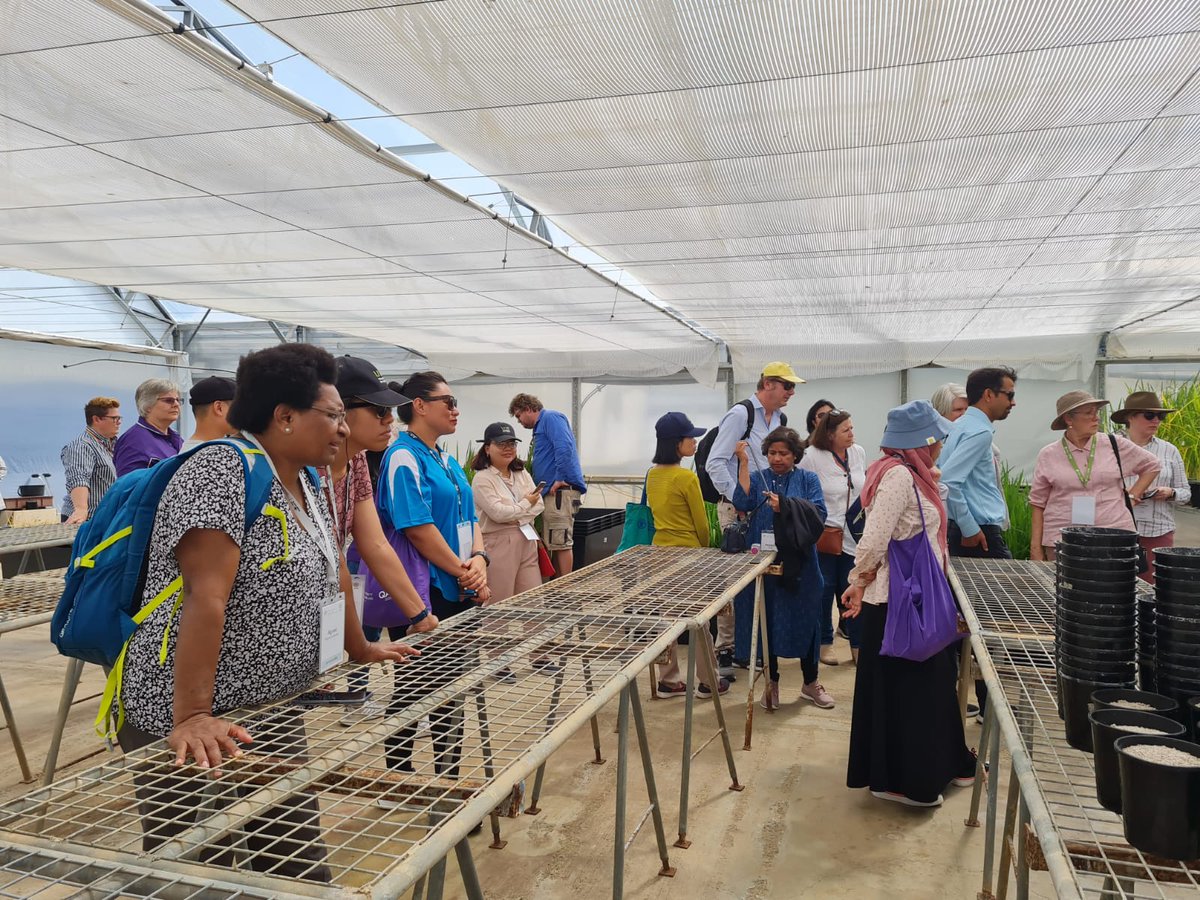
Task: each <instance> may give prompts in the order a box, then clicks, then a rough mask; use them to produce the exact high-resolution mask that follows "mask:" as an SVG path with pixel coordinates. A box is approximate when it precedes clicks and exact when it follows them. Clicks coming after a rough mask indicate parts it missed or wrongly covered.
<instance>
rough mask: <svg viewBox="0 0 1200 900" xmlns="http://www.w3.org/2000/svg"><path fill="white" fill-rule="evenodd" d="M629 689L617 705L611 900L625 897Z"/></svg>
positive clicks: (622, 690) (625, 690)
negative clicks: (615, 809)
mask: <svg viewBox="0 0 1200 900" xmlns="http://www.w3.org/2000/svg"><path fill="white" fill-rule="evenodd" d="M628 736H629V687H628V685H626V686H625V687H623V688H621V699H620V700H619V701H618V704H617V811H616V816H615V820H616V821H615V823H614V825H613V900H622V898H623V897H624V896H625V792H626V785H627V782H628V777H627V776H628V774H629V747H628V745H627V743H626V740H625V739H626V738H627V737H628Z"/></svg>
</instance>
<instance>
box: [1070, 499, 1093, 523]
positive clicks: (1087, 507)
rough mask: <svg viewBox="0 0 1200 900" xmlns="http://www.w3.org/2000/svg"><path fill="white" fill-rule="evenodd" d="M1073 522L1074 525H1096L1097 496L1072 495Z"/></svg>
mask: <svg viewBox="0 0 1200 900" xmlns="http://www.w3.org/2000/svg"><path fill="white" fill-rule="evenodd" d="M1071 524H1072V525H1095V524H1096V498H1095V497H1072V498H1071Z"/></svg>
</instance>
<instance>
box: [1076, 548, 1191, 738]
mask: <svg viewBox="0 0 1200 900" xmlns="http://www.w3.org/2000/svg"><path fill="white" fill-rule="evenodd" d="M1197 562H1198V563H1200V559H1198V560H1197ZM1055 567H1056V569H1055V571H1056V576H1057V578H1056V583H1057V606H1056V618H1055V652H1056V654H1057V658H1058V682H1059V707H1060V709H1061V711H1062V715H1063V720H1064V722H1065V725H1066V735H1067V743H1069V744H1070V745H1071V746H1072V747H1074V748H1075V749H1077V750H1084V751H1087V752H1089V753H1090V752H1091V750H1092V731H1091V725H1090V723H1089V722H1088V712H1089V702H1090V700H1091V696H1092V692H1093V691H1096V690H1100V689H1102V688H1133V687H1136V685H1137V668H1136V659H1137V654H1136V644H1137V630H1136V621H1137V605H1136V602H1135V598H1136V596H1137V586H1136V582H1137V535H1136V534H1135V533H1134V532H1132V531H1125V530H1123V529H1120V528H1095V527H1091V526H1071V527H1069V528H1064V529H1063V530H1062V538H1061V540H1060V541H1059V543H1058V544H1057V545H1056V552H1055ZM1197 571H1198V574H1200V570H1197Z"/></svg>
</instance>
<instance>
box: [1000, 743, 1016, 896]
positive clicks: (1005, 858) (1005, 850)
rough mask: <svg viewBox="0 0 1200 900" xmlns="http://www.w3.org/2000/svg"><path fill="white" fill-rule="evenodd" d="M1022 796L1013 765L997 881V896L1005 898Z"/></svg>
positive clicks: (1009, 781) (1010, 773)
mask: <svg viewBox="0 0 1200 900" xmlns="http://www.w3.org/2000/svg"><path fill="white" fill-rule="evenodd" d="M1020 798H1021V784H1020V781H1019V780H1018V779H1017V769H1016V766H1013V768H1012V770H1011V771H1010V772H1009V773H1008V802H1007V803H1006V804H1005V807H1004V832H1003V834H1002V835H1001V838H1000V844H1001V849H1000V876H999V878H998V879H997V882H996V898H997V900H1004V898H1005V897H1007V896H1008V868H1009V866H1010V865H1012V861H1013V859H1012V854H1013V849H1014V845H1013V842H1012V839H1013V825H1014V824H1015V823H1016V819H1017V804H1018V801H1019V800H1020Z"/></svg>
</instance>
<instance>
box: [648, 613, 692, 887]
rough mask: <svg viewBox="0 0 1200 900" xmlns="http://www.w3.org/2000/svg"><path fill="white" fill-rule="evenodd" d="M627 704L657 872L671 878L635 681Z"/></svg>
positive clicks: (652, 767)
mask: <svg viewBox="0 0 1200 900" xmlns="http://www.w3.org/2000/svg"><path fill="white" fill-rule="evenodd" d="M706 633H707V631H706ZM629 702H630V705H631V706H632V707H633V725H634V728H635V729H636V730H637V738H638V749H639V750H641V754H642V774H643V775H644V776H645V778H646V793H647V794H648V795H649V797H650V816H651V819H652V820H653V822H654V837H655V840H657V841H658V858H659V860H661V861H662V868H661V869H659V870H658V874H659V875H666V876H667V877H668V878H673V877H674V875H675V868H674V867H673V866H672V865H671V859H670V856H669V855H668V852H667V829H666V827H665V826H664V825H663V816H662V807H661V806H660V805H659V803H658V785H657V784H656V783H655V781H654V763H653V762H652V761H651V759H650V739H649V738H648V737H646V721H645V719H643V718H642V698H641V697H639V696H638V692H637V680H636V679H635V680H634V681H633V682H631V683H630V685H629Z"/></svg>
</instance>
